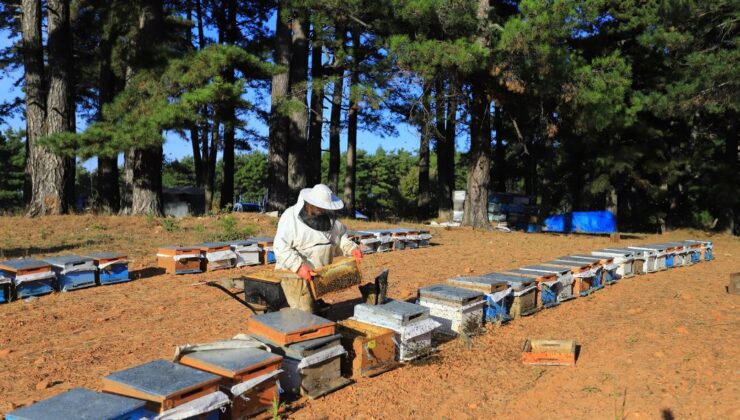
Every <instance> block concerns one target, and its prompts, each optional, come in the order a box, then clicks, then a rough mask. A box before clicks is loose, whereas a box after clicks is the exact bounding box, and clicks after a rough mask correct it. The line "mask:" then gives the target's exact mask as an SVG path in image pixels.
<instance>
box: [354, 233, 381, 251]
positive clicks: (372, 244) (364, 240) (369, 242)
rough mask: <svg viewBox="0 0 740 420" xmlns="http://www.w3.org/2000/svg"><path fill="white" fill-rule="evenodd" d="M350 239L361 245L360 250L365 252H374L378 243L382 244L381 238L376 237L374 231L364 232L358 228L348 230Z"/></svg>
mask: <svg viewBox="0 0 740 420" xmlns="http://www.w3.org/2000/svg"><path fill="white" fill-rule="evenodd" d="M347 236H348V237H349V239H350V240H351V241H352V242H354V243H356V244H357V246H359V247H360V251H362V253H363V254H373V253H375V252H377V250H378V245H380V239H378V238H376V237H375V235H373V234H372V232H364V231H357V230H350V231H347Z"/></svg>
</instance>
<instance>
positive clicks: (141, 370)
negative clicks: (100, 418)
mask: <svg viewBox="0 0 740 420" xmlns="http://www.w3.org/2000/svg"><path fill="white" fill-rule="evenodd" d="M104 379H106V380H108V381H111V382H115V383H119V384H122V385H125V386H128V387H130V388H132V389H135V390H137V391H141V392H143V393H146V394H149V395H152V396H154V397H159V398H167V397H169V396H171V395H173V394H176V393H177V392H179V391H183V390H187V389H188V388H192V387H195V386H198V385H202V384H205V383H209V382H214V381H218V380H219V377H218V376H216V375H212V374H210V373H207V372H203V371H201V370H198V369H193V368H191V367H188V366H185V365H180V364H177V363H172V362H168V361H166V360H162V359H159V360H155V361H152V362H149V363H145V364H143V365H139V366H135V367H132V368H129V369H124V370H121V371H118V372H114V373H111V374H110V375H108V376H106V377H105V378H104Z"/></svg>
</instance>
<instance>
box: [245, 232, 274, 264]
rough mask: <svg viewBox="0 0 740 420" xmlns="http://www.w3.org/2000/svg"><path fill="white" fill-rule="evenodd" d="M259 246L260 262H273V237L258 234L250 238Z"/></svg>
mask: <svg viewBox="0 0 740 420" xmlns="http://www.w3.org/2000/svg"><path fill="white" fill-rule="evenodd" d="M250 239H252V240H255V241H257V244H258V245H259V246H260V261H261V262H262V264H275V251H274V250H273V249H272V246H273V244H274V243H275V238H274V237H272V236H258V237H256V238H250Z"/></svg>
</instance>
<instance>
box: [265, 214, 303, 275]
mask: <svg viewBox="0 0 740 420" xmlns="http://www.w3.org/2000/svg"><path fill="white" fill-rule="evenodd" d="M297 228H298V226H296V223H295V218H294V217H293V212H292V211H285V212H284V213H283V215H282V216H281V217H280V221H279V222H278V226H277V232H276V233H275V241H274V242H273V244H272V249H273V251H274V252H275V260H276V261H275V262H276V268H285V269H288V270H290V271H292V272H294V273H295V272H297V271H298V269H299V268H301V264H303V259H302V258H301V255H300V254H299V253H298V251H296V250H295V249H294V243H293V242H294V241H295V238H297V237H298V236H299V235H298V232H297V231H296V229H297Z"/></svg>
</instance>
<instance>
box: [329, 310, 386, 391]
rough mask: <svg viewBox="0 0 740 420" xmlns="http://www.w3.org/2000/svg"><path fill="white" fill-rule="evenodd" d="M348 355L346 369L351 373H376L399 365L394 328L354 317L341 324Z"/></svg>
mask: <svg viewBox="0 0 740 420" xmlns="http://www.w3.org/2000/svg"><path fill="white" fill-rule="evenodd" d="M337 327H338V330H339V333H340V334H341V335H342V346H344V349H345V350H346V351H347V357H346V358H345V359H344V361H345V363H344V364H343V366H342V370H343V371H344V373H345V374H346V375H348V376H351V377H353V378H359V377H361V376H370V377H371V376H376V375H379V374H381V373H383V372H387V371H389V370H391V369H394V368H396V367H397V366H398V363H397V362H396V345H395V344H394V343H393V334H394V332H393V330H391V329H388V328H383V327H378V326H376V325H372V324H368V323H365V322H360V321H356V320H353V319H345V320H344V321H339V323H338V324H337Z"/></svg>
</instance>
